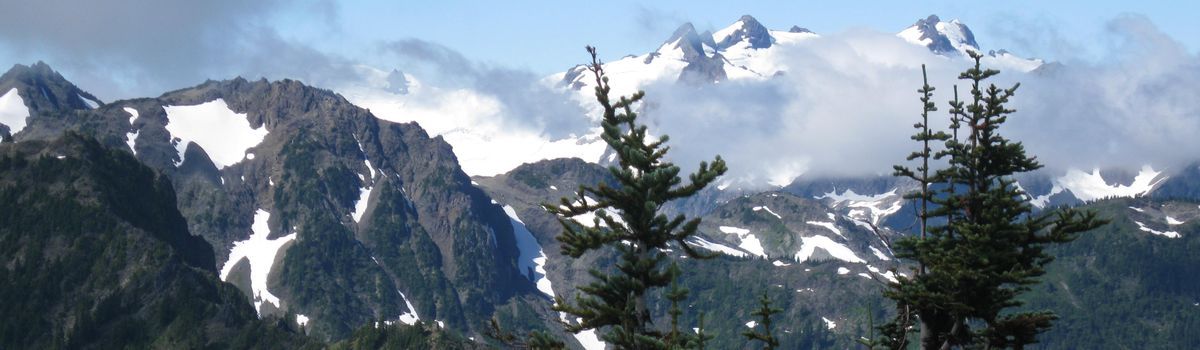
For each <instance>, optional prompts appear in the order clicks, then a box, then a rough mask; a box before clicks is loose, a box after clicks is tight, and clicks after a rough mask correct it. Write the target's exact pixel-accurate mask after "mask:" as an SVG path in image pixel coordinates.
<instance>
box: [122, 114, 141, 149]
mask: <svg viewBox="0 0 1200 350" xmlns="http://www.w3.org/2000/svg"><path fill="white" fill-rule="evenodd" d="M123 109H124V110H125V113H129V129H131V130H133V132H127V133H125V144H126V145H129V150H130V151H133V155H135V156H136V155H137V147H134V146H136V145H137V138H138V134H139V133H141V130H136V129H133V121H135V120H137V118H138V110H137V109H134V108H133V107H125V108H123Z"/></svg>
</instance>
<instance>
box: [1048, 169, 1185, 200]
mask: <svg viewBox="0 0 1200 350" xmlns="http://www.w3.org/2000/svg"><path fill="white" fill-rule="evenodd" d="M1160 175H1162V172H1160V171H1155V170H1154V169H1153V168H1151V167H1150V166H1143V167H1142V169H1141V171H1139V172H1138V174H1137V176H1136V177H1134V178H1133V183H1131V184H1129V185H1109V184H1108V182H1107V181H1105V180H1104V178H1103V177H1101V176H1100V169H1093V170H1092V172H1091V173H1090V174H1089V173H1085V172H1082V171H1079V170H1077V169H1071V170H1069V171H1067V174H1066V175H1063V176H1062V177H1060V178H1058V179H1057V180H1055V182H1054V185H1055V186H1056V187H1062V188H1065V189H1067V190H1068V191H1071V193H1073V194H1075V198H1079V200H1082V201H1084V202H1091V201H1096V200H1100V199H1105V198H1117V197H1129V198H1133V197H1140V196H1144V195H1146V194H1148V193H1150V191H1152V190H1154V188H1155V187H1157V186H1158V185H1159V184H1160V183H1162V182H1163V181H1164V180H1166V177H1165V176H1160Z"/></svg>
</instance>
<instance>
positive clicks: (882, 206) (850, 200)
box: [813, 189, 904, 226]
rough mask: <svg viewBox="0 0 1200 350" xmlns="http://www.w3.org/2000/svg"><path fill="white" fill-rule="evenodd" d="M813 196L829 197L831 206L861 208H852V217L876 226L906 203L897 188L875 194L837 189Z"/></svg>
mask: <svg viewBox="0 0 1200 350" xmlns="http://www.w3.org/2000/svg"><path fill="white" fill-rule="evenodd" d="M813 198H814V199H829V200H830V201H831V203H830V204H831V206H834V207H839V206H840V207H845V208H856V209H861V210H851V211H850V213H849V215H850V218H852V219H855V220H862V221H866V222H869V223H871V224H872V225H876V226H878V225H879V222H880V221H882V220H883V218H885V217H887V216H888V215H892V214H895V213H896V212H899V211H900V209H901V208H902V207H903V205H904V201H903V198H901V196H900V195H897V194H896V190H895V189H892V190H891V191H888V192H886V193H881V194H877V195H873V196H867V195H861V194H858V193H854V190H846V191H844V192H842V193H840V194H839V193H837V190H834V191H832V192H828V193H825V194H824V195H820V196H814V197H813Z"/></svg>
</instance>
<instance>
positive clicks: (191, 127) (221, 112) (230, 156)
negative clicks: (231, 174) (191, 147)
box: [163, 99, 267, 169]
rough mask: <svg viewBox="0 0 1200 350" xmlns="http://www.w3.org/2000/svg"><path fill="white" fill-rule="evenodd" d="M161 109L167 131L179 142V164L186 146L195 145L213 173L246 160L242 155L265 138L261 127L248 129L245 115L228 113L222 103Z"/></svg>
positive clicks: (263, 128) (248, 124) (264, 127)
mask: <svg viewBox="0 0 1200 350" xmlns="http://www.w3.org/2000/svg"><path fill="white" fill-rule="evenodd" d="M163 109H164V110H166V112H167V120H169V122H168V123H167V131H168V132H170V133H171V136H172V137H176V138H179V139H180V141H179V142H178V143H176V145H175V148H176V150H177V151H178V152H179V162H180V163H181V164H182V163H183V161H184V159H183V158H184V157H183V156H184V151H186V150H187V145H188V143H195V144H197V145H199V146H200V148H203V149H204V152H205V153H207V154H208V157H209V158H210V159H212V161H213V164H215V165H216V166H217V169H224V168H225V167H227V166H230V165H233V164H235V163H237V162H240V161H241V160H242V159H244V158H246V151H247V150H249V149H250V148H251V147H254V146H257V145H258V144H259V143H262V140H263V139H264V138H266V137H267V127H266V126H265V125H260V126H258V127H257V128H255V127H252V126H250V121H249V120H247V119H246V114H245V113H236V112H234V111H233V110H230V109H229V105H227V104H225V100H222V99H216V100H213V101H210V102H205V103H201V104H198V105H194V106H163Z"/></svg>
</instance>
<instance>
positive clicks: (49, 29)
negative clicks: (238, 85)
mask: <svg viewBox="0 0 1200 350" xmlns="http://www.w3.org/2000/svg"><path fill="white" fill-rule="evenodd" d="M293 8H298V9H300V11H305V12H306V13H305V14H306V15H308V16H313V17H316V18H318V19H319V20H318V23H324V24H325V25H328V26H337V25H338V22H337V11H336V8H337V7H336V4H333V3H330V2H328V1H325V0H295V1H289V0H267V1H251V2H246V1H233V0H214V1H151V0H118V1H102V2H101V1H65V0H47V1H22V2H20V3H19V4H9V5H6V6H5V9H4V11H0V46H2V47H4V48H5V49H7V50H6V51H8V52H10V53H11V54H13V55H14V56H16V57H15V58H18V59H27V60H46V61H48V62H50V63H51V64H52V65H53V66H55V68H58V69H61V70H64V71H68V72H70V73H72V74H71V75H70V78H71V79H72V80H74V81H75V82H76V83H78V84H80V85H82V86H83V87H84V88H86V89H89V90H92V92H93V93H95V94H96V95H98V96H100V97H101V98H103V99H106V100H111V99H113V98H118V97H134V96H144V95H150V94H156V93H160V92H162V91H165V90H168V89H174V88H180V87H184V86H190V85H193V84H196V83H199V82H202V81H204V80H205V79H209V78H215V79H223V78H230V77H232V76H234V75H246V76H248V77H250V78H256V77H258V76H266V77H269V78H295V79H306V80H320V79H322V78H328V77H330V76H334V75H335V74H331V73H330V72H336V71H338V70H340V69H342V68H343V67H341V65H340V64H336V63H337V62H335V61H337V60H339V59H338V58H335V57H331V56H328V55H325V54H323V53H321V52H319V51H316V50H313V49H311V48H309V47H307V46H306V45H303V44H298V43H293V42H290V41H288V40H285V39H283V38H281V37H280V35H279V34H278V33H277V32H276V31H275V30H274V29H273V28H272V27H270V26H268V25H265V24H264V23H268V22H270V20H271V19H272V18H274V16H278V15H281V14H284V13H289V11H295V10H294V9H293ZM313 72H319V73H317V74H318V75H317V76H312V75H310V73H313ZM343 72H345V71H343Z"/></svg>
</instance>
